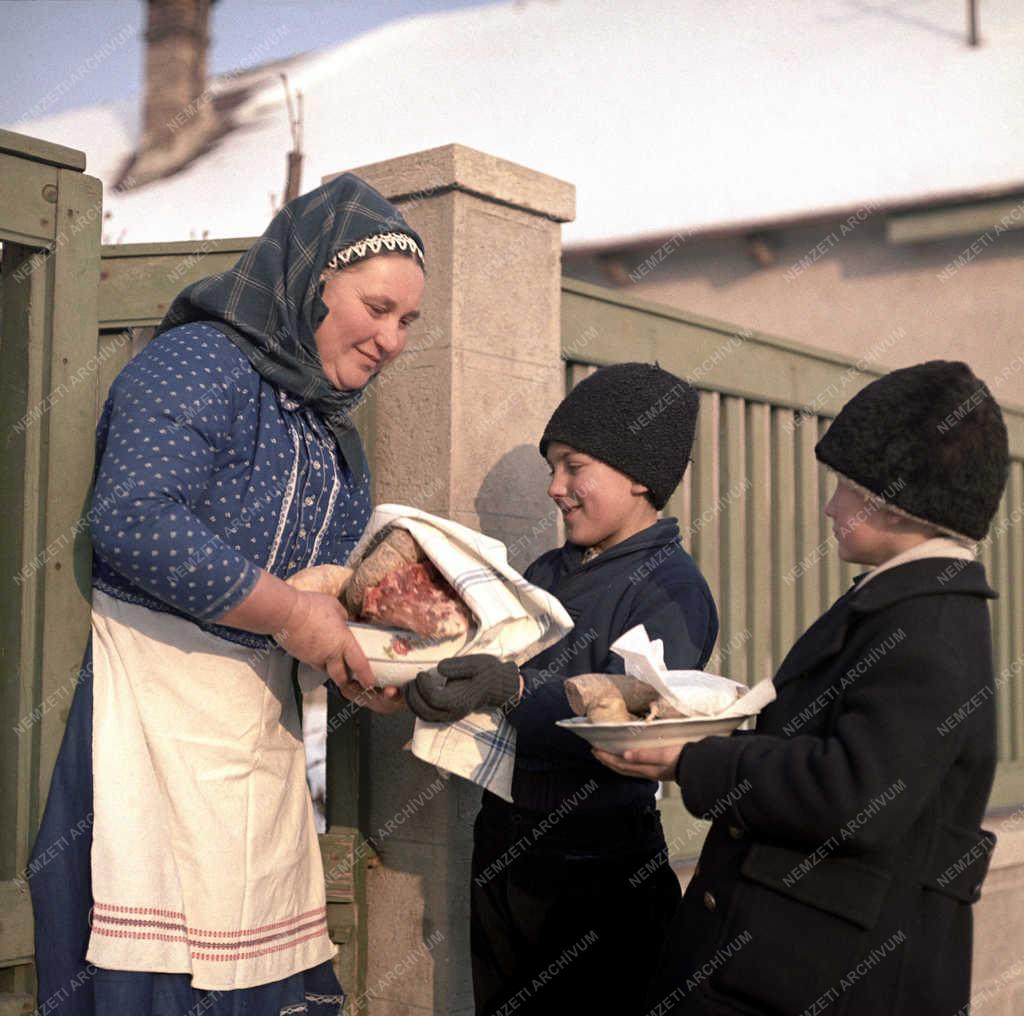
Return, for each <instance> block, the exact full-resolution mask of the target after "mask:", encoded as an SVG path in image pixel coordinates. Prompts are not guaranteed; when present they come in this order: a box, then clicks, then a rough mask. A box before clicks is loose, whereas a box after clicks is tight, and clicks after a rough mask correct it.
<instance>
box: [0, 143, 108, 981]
mask: <svg viewBox="0 0 1024 1016" xmlns="http://www.w3.org/2000/svg"><path fill="white" fill-rule="evenodd" d="M84 168H85V157H84V156H83V155H82V153H80V152H74V151H72V150H70V149H66V148H62V147H61V146H58V145H50V144H48V143H46V142H41V141H38V140H36V139H33V138H27V137H24V136H23V135H17V134H13V133H11V132H8V131H0V182H2V183H0V240H2V241H3V243H4V269H3V283H2V300H3V329H4V336H3V342H2V343H0V377H2V379H3V381H2V383H3V386H4V398H3V399H0V433H2V434H3V441H2V442H0V463H2V471H3V474H4V478H5V480H4V484H3V487H2V492H0V498H2V501H0V512H2V516H0V517H2V518H3V519H4V522H5V527H4V537H3V540H2V541H0V582H3V583H5V584H6V585H7V586H8V589H7V592H6V594H5V595H4V596H3V597H0V639H2V643H0V695H2V699H0V701H2V704H3V712H4V716H5V717H6V718H7V719H6V720H5V723H4V726H3V728H2V733H0V753H2V759H3V766H2V776H0V813H2V814H3V815H4V816H5V819H6V821H5V823H4V827H3V831H2V833H0V836H2V839H0V843H2V850H0V866H2V870H0V880H2V881H0V900H2V903H0V907H2V909H3V913H4V920H3V921H2V922H0V970H2V971H3V972H2V974H0V991H2V992H6V993H8V994H14V995H16V996H17V995H21V994H24V993H27V992H29V991H31V990H32V989H33V987H34V985H33V984H32V980H33V979H32V977H31V967H30V966H29V964H30V962H31V953H32V939H31V927H32V923H31V909H30V905H29V900H28V892H27V880H26V877H25V865H26V862H27V860H28V854H29V850H30V848H31V845H32V841H33V839H34V836H35V832H36V829H37V828H38V825H39V821H40V817H41V815H42V810H43V807H44V806H45V802H46V795H47V790H48V788H49V783H50V776H51V773H52V771H53V765H54V761H55V759H56V756H57V750H58V748H59V745H60V740H61V737H62V735H63V731H64V726H65V722H66V719H67V714H68V709H69V706H70V701H71V697H72V695H73V692H74V688H75V685H76V676H77V672H78V668H79V666H80V664H81V660H82V654H83V651H84V648H85V643H86V638H87V635H88V631H89V581H88V579H89V562H90V549H89V542H88V519H87V518H86V516H85V514H84V513H85V508H86V499H87V495H88V490H89V485H90V482H91V476H92V440H91V431H92V421H93V413H94V407H95V403H96V387H97V383H98V381H97V372H98V368H99V363H98V361H97V356H96V353H97V338H96V336H97V284H98V280H99V239H100V224H101V221H102V192H101V187H100V183H99V181H98V180H96V179H95V178H93V177H90V176H86V175H85V173H84V172H83V170H84ZM47 252H48V256H47Z"/></svg>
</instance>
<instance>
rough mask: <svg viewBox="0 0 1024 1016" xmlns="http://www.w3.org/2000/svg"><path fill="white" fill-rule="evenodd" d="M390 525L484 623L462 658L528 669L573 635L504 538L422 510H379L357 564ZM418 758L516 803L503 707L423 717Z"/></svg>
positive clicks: (415, 741)
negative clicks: (516, 565) (445, 719)
mask: <svg viewBox="0 0 1024 1016" xmlns="http://www.w3.org/2000/svg"><path fill="white" fill-rule="evenodd" d="M387 526H396V527H398V528H400V529H405V530H408V532H409V533H410V535H412V536H413V538H414V539H415V540H416V542H417V543H418V544H419V545H420V547H421V548H422V549H423V552H424V553H425V554H426V555H427V557H429V558H430V560H431V561H433V563H434V565H435V566H436V567H437V569H438V571H440V572H441V574H442V575H444V577H445V578H446V579H447V580H448V581H449V582H450V583H451V584H452V587H453V588H454V589H455V591H456V592H457V593H458V594H459V596H460V597H461V598H462V599H463V601H464V602H465V603H466V606H468V607H469V609H470V610H471V611H472V613H473V615H474V617H475V618H476V622H477V632H476V635H475V636H474V637H473V638H472V639H471V640H470V641H469V642H468V643H467V644H466V645H465V646H464V647H463V648H462V649H461V650H460V652H459V654H458V655H459V656H468V655H470V654H471V653H490V654H491V655H493V656H498V657H500V658H501V659H502V660H513V661H515V662H516V663H522V662H524V661H526V660H528V659H530V657H532V656H536V655H537V653H539V652H542V651H543V650H545V649H547V648H548V647H549V646H552V645H554V644H555V643H556V642H557V641H558V640H559V639H561V638H562V637H563V636H565V635H566V634H568V632H569V631H571V630H572V619H571V618H570V617H569V615H568V614H567V613H566V611H565V608H564V607H563V606H562V605H561V603H559V602H558V600H557V599H555V597H553V596H552V595H551V594H550V593H546V592H544V590H543V589H539V588H538V587H537V586H534V585H531V584H530V583H529V582H527V581H526V579H524V578H523V577H522V576H521V575H520V574H519V573H518V572H517V571H515V570H514V569H513V568H511V567H510V566H509V563H508V552H507V550H506V549H505V544H503V543H502V542H501V541H500V540H495V539H494V538H493V537H490V536H484V534H483V533H478V532H476V531H475V530H473V529H468V528H467V527H466V526H462V525H459V523H457V522H451V521H449V520H448V519H443V518H440V517H439V516H437V515H430V514H428V513H427V512H424V511H420V510H419V509H417V508H408V507H406V506H405V505H398V504H383V505H379V506H378V507H377V508H376V509H375V510H374V513H373V515H372V516H371V518H370V521H369V524H368V525H367V527H366V531H365V532H364V533H363V536H362V539H361V540H360V541H359V543H358V544H357V545H356V547H355V549H354V550H353V551H352V555H351V557H350V559H349V562H348V563H349V565H350V566H352V565H353V563H354V562H356V561H358V560H359V559H360V558H361V557H362V555H363V552H364V551H365V549H366V547H367V546H368V545H369V543H370V541H371V540H372V539H373V538H374V536H375V535H376V534H377V533H378V532H380V530H381V529H384V528H385V527H387ZM412 753H413V754H414V755H415V756H416V757H417V758H419V759H422V760H423V761H424V762H428V763H430V764H431V765H435V766H438V767H439V768H441V769H444V770H446V771H448V772H450V773H454V774H455V775H456V776H462V777H464V778H465V779H467V780H470V781H472V782H473V783H477V784H479V785H480V786H481V787H483V788H484V789H486V790H489V791H490V792H491V793H492V794H497V795H498V796H499V797H502V798H504V799H505V800H506V801H511V800H512V769H513V766H514V764H515V754H516V732H515V730H514V729H513V728H512V726H511V724H509V722H508V720H506V719H505V717H504V716H503V715H502V713H501V712H500V711H499V710H497V709H495V710H493V711H488V712H480V713H471V714H470V715H469V716H467V717H466V718H465V719H463V720H460V721H458V722H457V723H427V722H426V721H424V720H420V719H417V720H416V726H415V728H414V730H413V736H412Z"/></svg>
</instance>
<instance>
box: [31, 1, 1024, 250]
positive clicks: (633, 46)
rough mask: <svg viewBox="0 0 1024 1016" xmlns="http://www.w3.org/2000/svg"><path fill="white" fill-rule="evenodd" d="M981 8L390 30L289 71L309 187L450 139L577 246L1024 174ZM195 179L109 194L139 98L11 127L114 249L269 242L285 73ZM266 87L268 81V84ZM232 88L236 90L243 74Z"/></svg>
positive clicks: (1005, 82)
mask: <svg viewBox="0 0 1024 1016" xmlns="http://www.w3.org/2000/svg"><path fill="white" fill-rule="evenodd" d="M965 6H966V5H965V4H964V3H963V0H900V2H896V0H786V2H768V0H634V2H632V3H623V2H622V0H528V2H522V0H521V2H517V3H508V4H507V5H497V6H487V7H481V8H464V9H461V10H457V11H450V12H445V13H432V14H426V15H421V16H418V17H413V18H409V19H406V20H402V21H396V22H392V23H390V24H388V25H386V26H384V27H382V28H379V29H376V30H374V31H372V32H369V33H367V34H365V35H362V36H359V37H358V38H356V39H353V40H351V41H349V42H346V43H343V44H341V45H337V46H334V47H331V48H328V49H324V50H319V51H317V52H314V53H310V54H307V55H305V56H302V57H297V58H293V59H291V60H289V61H288V66H287V67H286V68H285V69H286V70H287V72H288V76H289V81H290V85H291V88H292V89H293V91H294V90H301V91H302V92H303V93H304V97H305V149H306V158H305V165H304V170H303V189H309V188H310V187H312V186H314V185H315V184H316V183H317V182H319V180H320V178H321V176H323V175H324V174H327V173H333V172H337V171H339V170H342V169H346V168H350V167H354V166H359V165H363V164H366V163H370V162H376V161H379V160H381V159H386V158H390V157H392V156H396V155H401V154H404V153H407V152H413V151H418V150H421V149H426V148H433V147H436V146H438V145H442V144H447V143H449V142H452V141H457V142H460V143H461V144H465V145H469V146H471V147H473V148H478V149H481V150H482V151H485V152H488V153H490V154H493V155H498V156H501V157H503V158H506V159H511V160H512V161H515V162H519V163H522V164H524V165H526V166H529V167H531V168H533V169H537V170H540V171H542V172H546V173H549V174H551V175H553V176H556V177H560V178H562V179H564V180H568V181H570V182H571V183H574V184H575V185H576V187H577V221H576V222H575V223H572V224H570V225H568V226H566V228H565V234H564V236H565V241H566V244H567V246H570V247H572V246H587V247H589V246H596V245H605V244H609V245H622V244H624V243H628V242H629V241H630V240H634V239H636V238H639V237H645V236H658V235H665V234H669V233H672V232H674V231H702V230H708V229H723V228H724V229H728V228H730V227H735V228H740V226H741V225H749V224H751V223H758V222H763V223H768V222H772V221H777V220H780V219H789V218H801V217H805V216H808V215H810V214H814V213H816V212H820V211H822V210H830V209H837V210H839V209H850V208H855V207H858V206H860V205H865V204H868V205H872V206H874V205H884V206H893V205H900V204H913V203H917V202H920V201H921V200H923V199H929V198H933V197H934V198H942V199H945V200H948V199H950V198H953V197H955V196H957V195H969V194H976V193H979V192H982V193H983V192H985V191H993V192H997V191H1000V190H1007V189H1010V188H1012V187H1015V186H1017V187H1019V186H1021V184H1022V182H1024V170H1022V167H1024V58H1022V53H1024V18H1022V17H1021V14H1020V8H1019V0H987V2H986V3H984V4H980V5H979V7H980V28H981V36H982V45H981V46H979V47H977V48H971V47H968V46H967V45H966V41H965V37H966V28H965ZM276 70H277V68H274V71H275V72H274V73H268V74H267V75H265V77H264V78H263V79H259V76H258V75H253V76H252V81H253V90H252V92H251V94H250V95H249V97H248V98H247V99H246V101H244V102H243V104H242V105H241V106H239V107H238V108H237V110H236V111H235V113H234V116H235V118H236V120H237V122H238V124H239V128H238V129H236V130H235V131H233V132H232V133H231V134H229V135H228V136H227V137H225V138H224V139H223V140H222V141H221V142H220V144H219V145H218V146H216V147H215V148H214V149H213V150H212V151H210V152H209V153H207V154H205V155H204V156H203V157H201V158H200V159H198V160H197V161H196V162H194V163H193V164H191V165H190V166H188V167H187V168H186V169H184V170H183V171H182V172H180V173H178V174H176V175H174V176H172V177H169V178H167V179H164V180H160V181H157V182H155V183H152V184H149V185H147V186H145V187H141V188H139V189H138V190H136V191H130V192H127V193H124V194H119V193H115V192H113V191H112V190H110V189H109V185H110V184H111V182H112V181H113V180H114V179H116V177H117V173H118V170H119V169H120V168H121V167H122V166H123V165H124V163H125V160H126V158H127V156H128V155H129V153H130V152H131V150H132V149H133V148H134V147H135V142H136V139H137V134H138V125H139V121H140V111H139V104H140V98H139V97H138V96H136V97H132V98H127V99H124V100H122V101H119V102H116V103H111V104H106V105H101V106H95V107H90V108H85V109H79V110H74V111H70V112H66V113H62V114H59V115H55V116H50V117H47V118H44V119H39V120H36V121H33V122H28V123H24V122H23V123H20V124H18V125H16V129H17V130H19V131H21V132H23V133H28V134H33V135H35V136H38V137H42V138H45V139H47V140H52V141H58V142H60V143H61V144H64V145H69V146H72V147H75V148H81V149H83V150H85V152H86V153H87V156H88V169H87V171H88V172H90V173H92V174H94V175H97V176H99V177H100V178H101V179H102V180H103V181H104V183H105V184H106V185H107V188H108V189H107V190H106V193H105V207H106V210H108V211H109V212H110V213H111V215H110V218H109V219H108V221H107V222H106V223H105V227H104V238H105V240H107V241H125V242H146V241H156V240H174V239H188V238H190V237H201V236H203V235H204V233H206V234H208V235H211V236H246V235H252V234H255V233H258V232H260V231H261V230H262V229H263V227H264V225H265V224H266V222H267V220H268V219H269V217H270V214H271V212H272V210H273V204H274V201H279V200H280V194H281V192H282V190H283V187H284V179H285V153H286V151H287V149H288V148H289V147H290V135H289V129H288V120H287V116H286V113H285V106H284V91H283V88H282V87H281V85H280V82H279V80H278V78H277V74H276ZM261 81H262V83H261ZM228 83H230V84H231V85H232V86H235V85H237V83H238V81H237V78H234V79H233V80H232V81H231V82H228Z"/></svg>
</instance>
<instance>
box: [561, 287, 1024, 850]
mask: <svg viewBox="0 0 1024 1016" xmlns="http://www.w3.org/2000/svg"><path fill="white" fill-rule="evenodd" d="M562 297H563V298H562V337H563V339H562V346H563V356H564V357H565V359H566V362H567V373H568V377H567V386H568V387H571V386H572V385H573V384H575V383H576V382H577V381H579V380H580V379H581V378H582V377H584V376H586V374H588V373H589V372H591V371H592V370H594V369H595V368H596V366H600V365H603V364H608V363H615V362H621V361H624V360H645V361H648V362H650V361H654V360H657V361H658V362H659V363H660V364H661V365H662V366H663V367H665V368H666V369H667V370H670V371H672V372H673V373H676V374H678V375H679V376H681V377H686V378H688V379H689V380H691V381H692V383H693V384H694V385H695V387H697V388H698V390H699V392H700V400H701V409H700V417H699V420H698V426H697V434H696V440H695V443H694V450H693V464H692V466H691V467H690V469H689V470H688V471H687V475H686V477H685V479H684V482H683V483H682V484H681V485H680V487H679V490H678V491H677V492H676V494H675V496H674V497H673V498H672V499H671V500H670V502H669V504H668V507H667V509H666V512H667V513H668V514H671V515H675V516H677V517H678V518H679V520H680V527H681V529H682V532H683V543H684V545H685V546H686V547H687V549H688V550H690V551H691V553H692V554H693V555H694V557H695V558H696V560H697V563H698V564H699V565H700V568H701V570H702V571H703V572H704V574H705V576H707V579H708V582H709V584H710V586H711V590H712V593H713V594H714V597H715V602H716V603H718V605H719V610H720V613H721V621H722V626H721V634H720V636H719V641H718V647H717V649H716V652H715V655H714V656H713V657H712V659H711V661H710V662H709V664H708V669H709V670H711V671H713V672H716V673H721V674H724V675H726V676H728V677H732V678H734V679H736V680H738V681H744V682H746V683H748V684H752V683H754V682H755V681H757V680H760V679H761V678H763V677H768V676H770V675H771V674H772V673H774V671H775V669H776V668H777V667H778V665H779V664H780V663H781V662H782V658H783V656H784V655H785V653H786V651H787V650H788V649H789V647H790V646H791V645H792V644H793V642H794V641H795V640H796V637H797V636H798V635H799V634H800V633H801V632H802V631H803V630H804V629H805V628H806V627H808V626H809V625H810V624H811V622H813V621H814V620H815V618H816V617H818V615H819V614H821V613H822V612H823V611H824V610H825V608H826V607H828V606H829V604H831V603H832V602H833V601H834V600H835V599H836V598H837V597H838V596H839V595H840V594H841V593H842V591H843V590H844V589H846V588H847V587H848V586H849V584H850V582H851V580H852V578H853V576H854V575H855V574H857V573H858V572H859V571H863V568H854V567H851V566H850V565H848V564H845V563H842V562H840V561H839V559H838V557H837V556H836V553H835V549H834V542H835V541H834V539H833V538H832V536H831V522H830V521H829V520H828V519H826V518H825V516H824V515H823V513H822V508H823V506H824V504H825V501H826V500H827V498H828V496H829V494H830V493H831V489H829V491H828V492H827V493H826V485H827V484H829V483H830V482H831V481H830V480H829V479H828V475H827V473H826V471H825V470H824V469H823V468H822V467H821V466H819V465H818V463H817V460H816V459H815V457H814V445H815V443H816V442H817V441H818V438H819V437H820V436H821V435H822V434H823V433H824V431H825V429H826V428H827V427H828V424H829V422H830V420H831V419H832V418H833V417H834V416H835V414H836V413H837V412H838V410H839V408H840V407H841V406H842V405H843V403H845V402H846V401H847V400H848V399H849V398H850V397H851V396H852V395H853V394H854V393H855V392H857V391H858V390H859V389H860V388H861V387H863V386H864V385H865V384H867V383H868V382H869V381H871V380H873V379H874V378H875V377H878V376H879V374H880V373H882V372H881V371H878V370H874V369H872V368H871V367H870V366H868V365H867V364H866V363H864V362H863V361H861V362H858V361H854V360H852V359H849V358H845V357H842V356H836V355H833V354H831V353H825V352H821V351H819V350H814V349H811V348H809V347H807V346H803V345H801V344H799V343H795V342H790V341H787V340H784V339H778V338H773V337H770V336H767V335H763V334H760V333H757V332H752V331H749V330H743V329H737V328H736V327H734V326H732V325H727V324H723V323H721V322H718V321H711V320H708V319H706V318H701V317H697V316H696V315H693V314H687V313H685V312H683V311H678V310H675V309H673V308H670V307H664V306H659V305H656V304H652V303H647V302H644V301H640V300H634V299H631V298H629V297H628V296H624V295H622V294H620V293H619V292H616V291H611V290H606V289H602V288H599V287H597V286H592V285H588V284H586V283H583V282H577V281H574V280H570V279H564V280H563V283H562ZM901 338H902V334H901V333H900V332H899V331H894V332H892V333H891V334H889V335H886V336H879V337H878V341H877V344H876V345H875V346H874V347H873V349H874V350H875V353H876V355H879V354H881V353H882V352H883V351H884V349H885V348H887V347H888V346H890V345H893V344H895V343H896V342H898V341H899V340H900V339H901ZM997 397H998V393H997ZM1003 411H1004V416H1005V418H1006V425H1007V429H1008V430H1009V435H1010V453H1011V457H1012V466H1011V471H1010V482H1009V484H1008V487H1007V491H1006V494H1005V496H1004V497H1003V501H1002V504H1001V506H1000V509H999V513H998V515H997V517H996V519H995V521H994V522H993V526H992V531H991V534H990V539H988V540H987V541H986V542H985V543H984V544H983V546H982V553H981V556H980V559H981V560H982V562H983V563H984V565H985V569H986V571H987V573H988V576H989V581H990V583H991V584H992V585H993V586H994V587H995V588H996V589H998V590H999V592H1000V598H999V599H998V600H996V601H995V603H994V604H993V606H992V608H991V611H992V623H993V636H994V643H995V660H996V673H997V674H998V675H1001V677H1000V679H999V681H998V682H997V683H998V691H997V695H998V700H997V701H998V710H999V770H998V775H997V778H996V785H995V788H994V791H993V795H992V800H991V805H990V807H992V808H1000V807H1006V806H1009V805H1011V804H1018V803H1020V802H1022V801H1024V666H1022V664H1024V524H1022V523H1024V518H1022V514H1024V411H1022V410H1020V409H1018V408H1015V407H1007V406H1005V405H1004V406H1003ZM664 792H665V795H666V796H665V799H664V800H663V802H662V815H663V818H664V821H665V825H666V829H667V835H668V837H669V840H670V848H671V852H672V853H674V854H675V855H676V856H678V857H687V856H693V855H695V854H696V853H697V852H698V851H699V849H700V844H701V841H702V836H703V831H704V828H705V824H704V823H697V822H696V821H695V820H693V819H692V818H691V817H690V816H688V815H687V814H686V812H685V810H684V809H683V806H682V802H681V800H680V797H679V790H678V788H677V787H675V786H674V785H673V786H669V787H666V788H665V791H664Z"/></svg>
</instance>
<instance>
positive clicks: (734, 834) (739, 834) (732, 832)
mask: <svg viewBox="0 0 1024 1016" xmlns="http://www.w3.org/2000/svg"><path fill="white" fill-rule="evenodd" d="M729 839H731V840H742V839H743V830H742V829H741V828H740V827H739V826H734V825H731V826H729Z"/></svg>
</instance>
